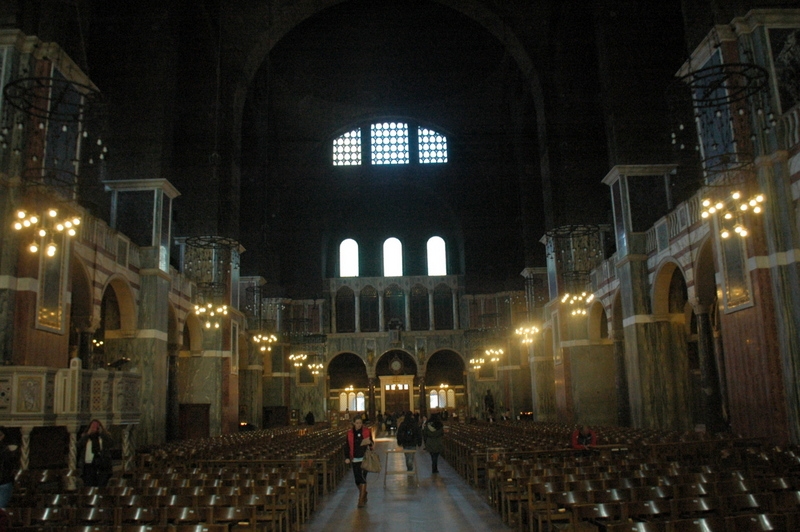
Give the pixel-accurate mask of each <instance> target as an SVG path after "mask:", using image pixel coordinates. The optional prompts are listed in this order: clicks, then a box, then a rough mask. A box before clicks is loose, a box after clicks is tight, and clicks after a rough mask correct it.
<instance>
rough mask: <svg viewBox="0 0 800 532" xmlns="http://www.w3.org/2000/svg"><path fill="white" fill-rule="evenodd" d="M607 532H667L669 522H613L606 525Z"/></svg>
mask: <svg viewBox="0 0 800 532" xmlns="http://www.w3.org/2000/svg"><path fill="white" fill-rule="evenodd" d="M606 532H667V522H666V521H641V522H638V523H637V522H630V523H616V524H614V523H612V524H610V525H608V526H606Z"/></svg>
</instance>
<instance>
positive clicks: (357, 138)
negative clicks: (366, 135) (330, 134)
mask: <svg viewBox="0 0 800 532" xmlns="http://www.w3.org/2000/svg"><path fill="white" fill-rule="evenodd" d="M359 164H361V128H358V129H354V130H353V131H348V132H347V133H345V134H344V135H342V136H341V137H337V138H335V139H334V140H333V166H352V165H359Z"/></svg>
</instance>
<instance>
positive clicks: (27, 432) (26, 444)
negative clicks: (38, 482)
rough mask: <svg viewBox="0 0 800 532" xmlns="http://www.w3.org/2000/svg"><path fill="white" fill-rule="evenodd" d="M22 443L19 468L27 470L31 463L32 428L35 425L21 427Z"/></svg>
mask: <svg viewBox="0 0 800 532" xmlns="http://www.w3.org/2000/svg"><path fill="white" fill-rule="evenodd" d="M19 430H20V432H21V433H22V442H21V443H22V445H20V449H19V468H20V469H21V470H23V471H25V470H27V469H28V468H29V467H30V465H31V430H33V427H21V428H20V429H19Z"/></svg>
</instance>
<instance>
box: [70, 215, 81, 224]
mask: <svg viewBox="0 0 800 532" xmlns="http://www.w3.org/2000/svg"><path fill="white" fill-rule="evenodd" d="M72 224H73V225H81V219H80V218H78V217H77V216H76V217H75V218H73V219H72Z"/></svg>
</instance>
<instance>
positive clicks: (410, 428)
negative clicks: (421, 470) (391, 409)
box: [397, 412, 422, 471]
mask: <svg viewBox="0 0 800 532" xmlns="http://www.w3.org/2000/svg"><path fill="white" fill-rule="evenodd" d="M397 445H399V446H401V447H402V448H403V449H404V450H406V451H412V450H413V451H416V450H417V447H419V446H420V445H422V431H420V429H419V421H418V420H417V419H415V418H414V414H412V413H411V412H406V416H405V418H404V419H403V422H402V423H400V426H399V427H397ZM405 457H406V469H407V470H408V471H414V454H413V453H408V452H407V453H405Z"/></svg>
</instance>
